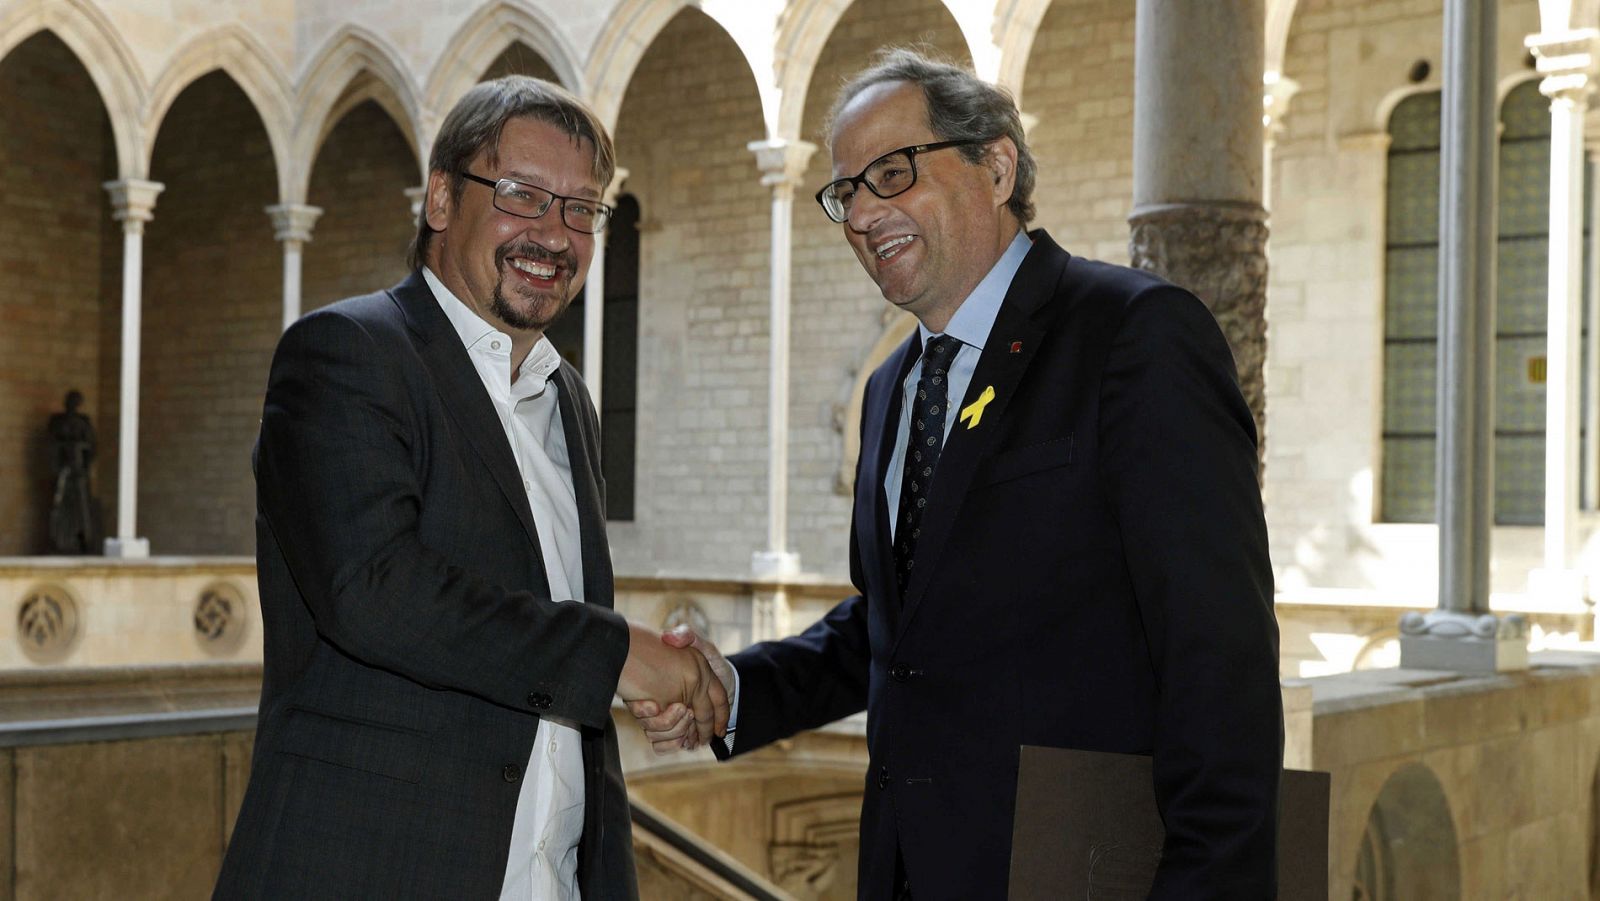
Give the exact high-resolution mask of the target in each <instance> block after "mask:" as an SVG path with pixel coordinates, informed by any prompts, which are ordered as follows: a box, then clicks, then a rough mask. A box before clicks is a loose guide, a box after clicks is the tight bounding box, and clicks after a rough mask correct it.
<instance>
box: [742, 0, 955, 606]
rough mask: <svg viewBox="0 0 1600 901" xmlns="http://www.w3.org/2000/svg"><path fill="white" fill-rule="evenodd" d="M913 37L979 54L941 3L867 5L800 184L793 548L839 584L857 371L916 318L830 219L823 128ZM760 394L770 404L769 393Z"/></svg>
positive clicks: (830, 53) (839, 49)
mask: <svg viewBox="0 0 1600 901" xmlns="http://www.w3.org/2000/svg"><path fill="white" fill-rule="evenodd" d="M909 40H917V41H920V42H923V43H925V44H928V45H931V46H933V47H935V48H937V49H938V50H940V51H941V52H943V53H944V54H945V55H947V56H949V57H951V58H953V59H957V60H961V61H964V62H965V61H967V53H966V44H965V43H964V42H963V40H962V38H961V31H960V29H959V27H958V26H957V25H956V22H955V20H954V19H953V18H951V17H950V14H949V12H947V11H946V10H945V8H944V6H943V5H942V4H940V3H939V2H938V0H914V2H894V0H857V2H855V3H853V4H851V6H850V8H849V9H847V10H846V11H845V13H844V15H843V16H842V17H841V18H840V19H839V22H838V24H837V25H835V26H834V29H833V33H832V35H831V36H830V37H829V38H828V43H827V44H826V45H825V46H824V48H823V51H822V56H821V58H820V59H818V61H817V67H816V71H815V72H814V74H813V75H812V76H811V84H810V86H809V87H808V88H807V89H806V108H805V115H804V121H803V124H802V134H803V135H804V137H805V139H806V140H808V141H810V142H812V143H814V144H816V145H817V150H816V152H815V153H813V154H812V156H811V162H810V165H809V166H808V167H807V168H806V173H805V176H804V177H803V178H802V180H801V183H800V184H801V187H800V188H799V189H798V190H796V191H795V204H794V241H793V248H794V249H793V265H794V276H793V280H792V283H793V288H792V291H793V294H792V297H791V302H792V304H793V307H792V319H791V325H790V334H791V339H792V340H791V343H790V353H791V357H790V367H791V370H790V380H789V430H790V431H789V535H790V541H789V543H790V549H791V550H794V551H798V552H799V554H800V564H801V566H802V567H803V568H804V569H805V571H807V572H815V573H823V574H826V575H827V576H830V577H833V578H838V579H843V578H848V576H849V556H848V554H849V548H848V546H847V537H846V536H847V535H848V532H849V528H850V501H851V495H850V494H849V492H848V490H846V489H843V488H842V487H841V486H840V484H839V476H840V465H841V462H843V458H844V445H845V440H844V438H845V434H846V432H848V433H849V434H850V435H851V436H852V437H854V435H855V434H856V430H857V429H858V428H859V422H857V421H851V420H849V419H848V417H846V416H845V413H844V408H845V407H846V406H847V404H848V402H849V395H850V391H851V388H852V387H853V386H854V384H855V382H856V376H857V375H858V374H861V370H862V369H866V370H867V371H870V370H872V369H873V368H876V367H877V365H878V364H879V363H881V362H882V360H881V359H878V358H873V357H872V356H871V355H870V352H871V351H872V349H873V346H874V345H875V344H877V342H878V339H879V337H880V336H881V335H882V334H883V332H884V329H885V327H886V325H887V324H888V323H891V322H893V321H894V320H897V319H902V318H904V314H902V313H897V312H895V311H894V310H893V309H892V308H891V307H889V305H888V304H887V303H886V302H885V301H884V299H883V295H882V294H880V293H879V291H878V286H877V285H875V284H873V283H872V279H871V278H869V277H868V276H867V274H866V272H865V271H864V270H863V269H862V268H861V264H860V263H859V262H858V261H857V260H856V257H855V254H854V253H853V252H852V251H851V250H850V245H849V244H848V243H846V241H845V237H844V232H843V226H840V225H835V224H834V223H833V222H831V221H829V220H828V218H827V216H826V215H824V214H823V212H822V209H821V208H820V207H819V206H818V205H817V203H816V201H815V200H814V199H813V197H812V195H813V194H814V193H815V192H816V190H817V189H818V188H820V187H822V185H824V184H826V183H827V182H828V180H829V179H830V178H831V177H832V176H831V172H832V168H833V163H832V159H831V158H830V156H829V154H828V148H827V146H826V143H825V140H824V135H823V133H822V129H823V125H824V122H823V120H824V118H825V117H826V116H827V114H828V110H829V109H830V108H831V107H832V106H833V101H834V98H835V97H836V96H837V94H838V90H839V86H840V85H841V84H842V83H843V82H844V81H845V80H846V79H847V78H849V77H850V76H851V75H853V74H855V73H856V72H858V71H860V70H861V69H862V68H864V67H865V66H866V65H867V64H868V63H869V62H870V59H871V56H872V53H873V51H875V50H876V49H878V48H879V47H881V46H883V45H885V44H890V43H896V42H905V41H909ZM851 174H854V173H851ZM762 277H763V278H765V272H764V271H763V272H762ZM758 376H759V377H760V378H761V381H759V382H758V383H757V384H758V385H762V384H764V381H765V373H764V371H763V372H761V373H758ZM757 396H758V398H760V399H761V400H763V401H764V399H765V397H766V393H765V390H764V389H763V390H761V391H759V392H758V395H757ZM762 419H763V421H764V420H765V419H766V417H765V415H763V416H762ZM848 474H850V475H853V472H850V473H848ZM764 478H765V476H764V473H763V481H762V482H761V483H760V484H758V485H757V486H756V487H757V491H758V496H757V497H756V498H755V499H754V500H755V502H756V503H757V504H758V505H759V507H763V508H764V506H765V504H766V484H765V481H764ZM756 537H757V539H758V540H759V539H762V538H764V537H765V534H764V532H763V533H758V534H757V536H756ZM808 622H809V621H808Z"/></svg>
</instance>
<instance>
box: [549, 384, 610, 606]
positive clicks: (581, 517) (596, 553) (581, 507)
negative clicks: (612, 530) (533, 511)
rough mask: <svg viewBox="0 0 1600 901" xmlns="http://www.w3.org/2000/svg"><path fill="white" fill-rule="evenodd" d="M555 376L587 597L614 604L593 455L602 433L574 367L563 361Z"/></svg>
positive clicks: (596, 602) (608, 555)
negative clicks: (585, 409) (584, 406)
mask: <svg viewBox="0 0 1600 901" xmlns="http://www.w3.org/2000/svg"><path fill="white" fill-rule="evenodd" d="M551 379H552V380H553V381H554V382H555V383H556V385H557V387H558V388H559V394H558V395H557V402H558V404H559V405H560V407H561V430H562V432H563V433H565V435H566V439H567V460H568V462H569V463H570V465H571V467H572V489H573V494H574V495H575V496H576V497H577V501H578V541H579V545H580V547H581V548H582V553H583V600H584V603H586V604H599V605H601V606H603V607H610V606H612V603H613V600H612V580H611V549H610V546H609V545H608V544H607V543H606V521H605V510H604V509H603V505H602V504H601V502H600V483H599V473H598V472H596V468H597V464H598V460H597V459H595V458H594V457H593V456H591V451H594V450H595V449H596V448H598V447H599V446H600V444H599V440H600V436H599V435H597V434H595V433H594V430H593V429H592V428H590V423H591V417H588V416H580V415H579V409H580V403H581V402H582V398H580V397H579V392H583V391H585V389H584V387H583V385H582V383H581V382H579V380H578V379H577V377H576V376H575V375H574V374H573V370H572V367H571V366H570V365H568V364H566V363H562V364H561V367H560V368H559V369H557V370H556V371H555V374H554V375H553V376H551Z"/></svg>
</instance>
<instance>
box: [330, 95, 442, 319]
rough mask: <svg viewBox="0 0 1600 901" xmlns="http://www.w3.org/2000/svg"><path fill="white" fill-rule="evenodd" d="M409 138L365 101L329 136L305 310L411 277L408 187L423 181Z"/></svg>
mask: <svg viewBox="0 0 1600 901" xmlns="http://www.w3.org/2000/svg"><path fill="white" fill-rule="evenodd" d="M417 173H418V166H417V160H416V157H415V156H413V155H412V153H411V146H410V145H409V144H408V143H406V139H405V136H404V135H402V134H401V133H400V129H399V128H398V127H397V126H396V125H395V124H394V120H392V119H390V118H389V116H388V114H387V113H385V112H384V111H383V109H382V108H381V107H379V106H378V105H377V104H376V103H372V102H370V101H369V102H367V103H363V104H361V105H360V106H358V107H356V108H355V109H353V110H351V111H350V112H349V113H347V114H346V115H345V117H344V118H343V119H340V120H339V124H338V125H336V126H334V128H333V130H332V131H331V132H329V133H328V137H327V140H325V141H324V142H323V144H322V149H321V151H320V152H319V153H318V154H317V162H316V165H315V166H314V167H313V168H312V170H311V187H310V190H309V191H307V193H306V197H307V202H309V203H310V204H311V205H312V206H319V207H322V216H321V218H319V219H318V220H317V225H316V228H315V229H313V230H312V233H311V243H309V244H307V245H305V251H304V253H305V256H304V258H303V261H302V264H301V265H302V273H301V275H302V283H301V309H303V310H305V311H307V312H309V311H311V310H314V309H316V308H317V307H320V306H325V305H327V304H329V303H332V302H333V301H335V300H339V299H340V298H344V297H351V296H353V295H356V294H365V293H367V292H369V291H376V290H378V289H380V288H387V287H389V286H391V285H393V284H395V283H396V282H399V281H400V280H401V279H402V278H404V277H405V275H406V272H407V271H408V270H407V269H406V248H407V246H409V244H410V242H411V237H412V235H414V234H415V233H416V228H415V226H414V225H413V224H412V220H411V200H410V198H408V197H407V196H406V195H405V190H406V189H407V188H412V187H416V186H417V185H418V184H420V183H421V181H420V179H421V176H419V175H418V174H417Z"/></svg>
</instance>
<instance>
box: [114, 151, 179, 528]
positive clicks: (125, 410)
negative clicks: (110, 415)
mask: <svg viewBox="0 0 1600 901" xmlns="http://www.w3.org/2000/svg"><path fill="white" fill-rule="evenodd" d="M103 187H104V188H105V189H106V191H107V192H109V193H110V194H111V209H112V216H113V217H114V218H115V219H116V220H117V221H118V222H121V223H122V376H121V401H120V403H121V407H120V414H121V415H120V420H119V423H118V428H119V430H120V431H119V432H118V434H117V534H116V536H115V537H113V538H107V539H106V544H105V555H106V556H107V557H148V556H150V542H149V541H148V540H146V539H144V538H140V537H138V534H139V533H138V530H137V519H136V518H137V516H138V503H139V354H140V350H139V336H140V331H139V330H140V327H141V322H140V313H141V311H142V310H143V301H142V299H141V296H142V288H143V286H144V224H145V223H146V222H149V221H150V220H151V219H152V218H153V217H154V215H155V208H156V196H157V195H159V194H160V193H161V192H162V191H163V190H165V189H166V185H163V184H161V183H160V182H154V181H145V180H143V179H138V178H125V179H123V180H121V181H108V182H106V183H105V184H104V185H103Z"/></svg>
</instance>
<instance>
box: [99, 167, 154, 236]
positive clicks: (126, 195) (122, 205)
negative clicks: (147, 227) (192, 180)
mask: <svg viewBox="0 0 1600 901" xmlns="http://www.w3.org/2000/svg"><path fill="white" fill-rule="evenodd" d="M101 187H102V188H105V189H106V192H107V193H109V194H110V195H111V216H112V218H114V219H116V220H117V221H118V222H121V223H122V229H123V231H126V232H128V233H129V234H139V233H141V232H143V231H144V224H145V223H146V222H149V221H150V220H151V219H154V218H155V209H156V196H157V195H159V194H160V193H161V192H162V191H165V190H166V189H167V186H166V185H164V184H162V183H161V182H158V181H145V180H144V179H142V178H124V179H122V180H121V181H108V182H106V183H104V184H102V185H101Z"/></svg>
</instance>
